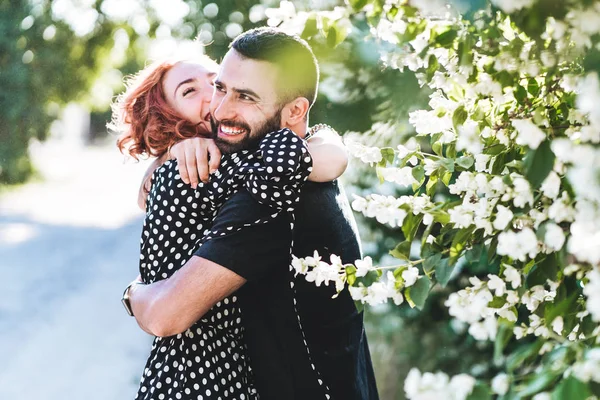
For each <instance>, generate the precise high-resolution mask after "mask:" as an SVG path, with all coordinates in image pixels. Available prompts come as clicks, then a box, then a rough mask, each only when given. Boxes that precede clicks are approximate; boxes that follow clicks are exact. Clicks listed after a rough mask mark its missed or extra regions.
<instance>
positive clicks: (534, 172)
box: [525, 140, 556, 189]
mask: <svg viewBox="0 0 600 400" xmlns="http://www.w3.org/2000/svg"><path fill="white" fill-rule="evenodd" d="M555 158H556V156H555V155H554V153H553V152H552V149H551V148H550V140H544V141H543V142H542V143H541V144H540V145H539V147H538V148H537V149H535V150H530V151H529V153H528V154H527V156H526V158H525V177H526V178H527V180H528V181H529V183H530V184H531V186H532V188H533V189H538V188H539V187H540V186H541V185H542V183H543V182H544V180H545V179H546V177H547V176H548V174H549V173H550V172H551V171H552V168H553V167H554V160H555Z"/></svg>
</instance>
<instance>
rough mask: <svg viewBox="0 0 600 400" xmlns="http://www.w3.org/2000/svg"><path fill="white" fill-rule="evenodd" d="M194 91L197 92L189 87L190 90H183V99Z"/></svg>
mask: <svg viewBox="0 0 600 400" xmlns="http://www.w3.org/2000/svg"><path fill="white" fill-rule="evenodd" d="M194 90H195V89H194V88H193V87H189V88H187V89H184V90H183V94H182V96H183V97H185V96H187V95H188V94H190V93H192V92H193V91H194Z"/></svg>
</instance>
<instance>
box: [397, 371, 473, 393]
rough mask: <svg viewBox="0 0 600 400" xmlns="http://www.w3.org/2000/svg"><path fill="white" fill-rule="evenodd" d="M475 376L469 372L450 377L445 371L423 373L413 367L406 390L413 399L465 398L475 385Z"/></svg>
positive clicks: (405, 382) (407, 379)
mask: <svg viewBox="0 0 600 400" xmlns="http://www.w3.org/2000/svg"><path fill="white" fill-rule="evenodd" d="M475 383H476V381H475V378H473V377H472V376H470V375H467V374H460V375H455V376H453V377H452V379H450V377H449V376H448V375H446V374H444V373H443V372H437V373H435V374H434V373H431V372H425V373H421V371H419V370H418V369H417V368H412V369H411V370H410V372H409V373H408V376H407V377H406V380H405V381H404V392H405V393H406V397H407V398H408V399H411V400H434V399H445V400H465V399H466V398H467V397H468V396H469V395H470V394H471V392H472V391H473V388H474V387H475Z"/></svg>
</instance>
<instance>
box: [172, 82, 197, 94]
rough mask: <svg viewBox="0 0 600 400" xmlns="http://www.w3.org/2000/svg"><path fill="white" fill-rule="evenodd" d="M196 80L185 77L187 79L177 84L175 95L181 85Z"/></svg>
mask: <svg viewBox="0 0 600 400" xmlns="http://www.w3.org/2000/svg"><path fill="white" fill-rule="evenodd" d="M194 81H195V78H188V79H185V80H183V81H181V82H179V84H178V85H177V87H176V88H175V90H174V91H173V96H175V93H177V89H179V86H181V85H185V84H186V83H190V82H194Z"/></svg>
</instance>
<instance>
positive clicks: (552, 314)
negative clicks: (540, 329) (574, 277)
mask: <svg viewBox="0 0 600 400" xmlns="http://www.w3.org/2000/svg"><path fill="white" fill-rule="evenodd" d="M579 295H580V293H579V292H575V293H572V294H571V295H570V296H569V297H567V298H566V299H563V300H560V301H556V300H555V301H554V303H545V307H544V318H545V319H546V325H547V326H550V325H551V324H552V321H554V319H555V318H556V317H558V316H559V315H565V314H567V313H568V312H569V311H570V310H572V309H573V307H574V306H575V304H576V303H577V299H578V298H579Z"/></svg>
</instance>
